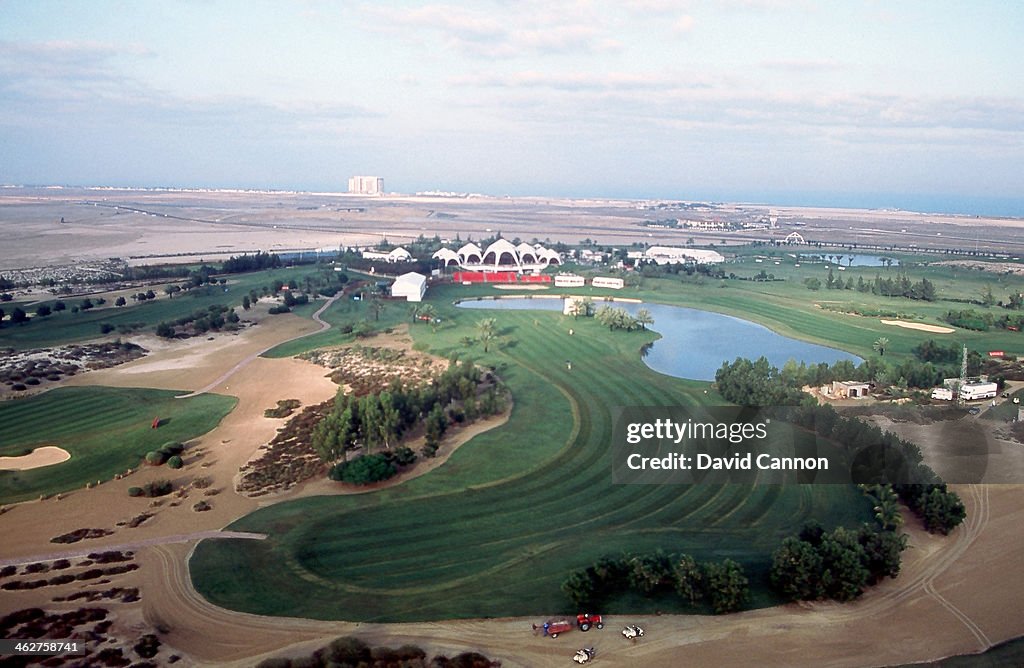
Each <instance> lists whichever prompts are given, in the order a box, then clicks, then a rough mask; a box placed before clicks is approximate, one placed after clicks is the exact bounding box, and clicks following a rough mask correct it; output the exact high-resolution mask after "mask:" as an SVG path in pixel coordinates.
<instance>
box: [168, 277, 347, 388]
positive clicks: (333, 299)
mask: <svg viewBox="0 0 1024 668" xmlns="http://www.w3.org/2000/svg"><path fill="white" fill-rule="evenodd" d="M340 297H341V293H338V294H336V295H334V296H333V297H331V298H330V299H328V300H327V301H326V302H324V305H323V306H321V307H320V308H318V309H317V310H316V312H315V313H313V320H314V321H316V322H318V323H320V329H317V330H314V331H312V332H306V333H305V334H299V335H298V336H296V337H294V338H291V339H288V340H287V341H280V342H278V343H275V344H273V345H271V346H267V347H266V348H264V349H263V350H259V351H257V352H254V353H253V354H251V355H249V356H248V357H246V358H244V359H243V360H242V361H240V362H239V363H238V364H236V365H235V366H233V367H231V368H230V369H228V370H227V371H225V372H224V374H223V375H221V377H220V378H218V379H217V380H215V381H213V382H212V383H210V384H209V385H207V386H206V387H204V388H201V389H198V390H195V391H194V392H189V393H188V394H182V395H179V396H177V397H175V399H188V398H189V397H196V396H199V395H200V394H205V393H207V392H209V391H210V390H212V389H213V388H215V387H217V386H218V385H220V384H221V383H223V382H224V381H226V380H227V379H228V378H230V377H231V376H233V375H235V374H236V373H237V372H238V371H240V370H241V369H243V368H245V367H246V366H248V365H249V364H251V363H252V361H253V360H255V359H256V358H257V357H259V356H260V355H262V354H263V353H265V352H267V351H268V350H270V349H272V348H276V347H277V346H280V345H283V344H285V343H290V342H292V341H297V340H298V339H301V338H304V337H307V336H312V335H313V334H319V333H320V332H323V331H326V330H328V329H330V328H331V323H329V322H325V321H324V320H323V319H321V318H320V315H321V314H322V313H323V312H324V311H326V310H327V309H328V308H330V306H331V304H333V303H334V302H336V301H338V298H340Z"/></svg>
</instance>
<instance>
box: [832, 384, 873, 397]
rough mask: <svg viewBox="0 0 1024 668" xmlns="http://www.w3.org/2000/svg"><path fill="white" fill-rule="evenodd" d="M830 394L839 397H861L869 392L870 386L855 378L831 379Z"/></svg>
mask: <svg viewBox="0 0 1024 668" xmlns="http://www.w3.org/2000/svg"><path fill="white" fill-rule="evenodd" d="M831 394H832V396H834V397H839V398H840V399H863V398H864V397H866V396H868V395H870V394H871V386H870V385H868V384H867V383H861V382H858V381H855V380H836V381H832V392H831Z"/></svg>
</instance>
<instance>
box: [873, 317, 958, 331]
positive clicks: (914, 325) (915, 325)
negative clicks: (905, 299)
mask: <svg viewBox="0 0 1024 668" xmlns="http://www.w3.org/2000/svg"><path fill="white" fill-rule="evenodd" d="M880 322H881V323H882V324H883V325H895V326H897V327H903V328H904V329H916V330H919V331H922V332H931V333H933V334H952V333H953V332H955V331H956V330H955V329H953V328H952V327H940V326H939V325H926V324H924V323H923V322H904V321H903V320H882V321H880Z"/></svg>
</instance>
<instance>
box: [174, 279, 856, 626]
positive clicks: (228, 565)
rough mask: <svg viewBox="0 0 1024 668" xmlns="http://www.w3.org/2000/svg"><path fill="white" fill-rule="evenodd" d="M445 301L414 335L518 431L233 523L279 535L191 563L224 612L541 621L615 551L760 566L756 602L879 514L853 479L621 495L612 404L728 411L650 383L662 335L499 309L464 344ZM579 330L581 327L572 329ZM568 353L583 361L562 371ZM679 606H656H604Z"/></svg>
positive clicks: (205, 548)
mask: <svg viewBox="0 0 1024 668" xmlns="http://www.w3.org/2000/svg"><path fill="white" fill-rule="evenodd" d="M457 293H458V291H457V289H442V290H438V291H436V292H435V295H434V298H433V303H435V305H436V306H437V307H438V312H439V315H441V317H442V318H445V319H446V325H445V326H442V327H441V328H439V330H438V331H437V332H436V333H435V332H433V331H432V329H431V328H430V327H429V326H426V325H416V326H413V327H412V328H411V330H412V332H413V334H414V336H415V338H416V339H417V341H418V342H419V343H421V344H425V345H429V347H430V348H431V350H433V351H434V352H437V353H439V354H442V355H450V354H462V355H464V356H465V355H467V354H472V355H475V356H477V357H478V358H479V361H481V362H483V363H486V364H492V365H496V366H497V367H498V368H499V370H500V373H501V375H502V376H503V378H505V380H506V382H507V383H508V385H509V386H510V388H511V390H512V392H513V395H514V397H515V407H514V410H513V413H512V416H511V418H510V420H509V423H508V424H507V425H505V426H503V427H501V428H499V429H495V430H492V431H490V432H488V433H486V434H483V435H481V436H480V437H477V438H475V439H473V440H472V441H471V442H469V443H467V444H466V445H464V446H463V447H462V448H460V449H459V450H458V451H457V452H456V453H455V455H454V456H453V457H452V458H451V460H450V461H449V462H448V463H447V464H446V465H445V466H443V467H441V468H440V469H438V470H436V471H434V472H432V473H430V474H429V475H426V476H423V477H421V478H418V479H415V480H412V481H409V482H408V483H405V484H403V485H400V486H397V487H394V488H391V489H388V490H383V491H379V492H374V493H371V494H364V495H358V496H348V497H317V498H310V499H305V500H300V501H296V502H291V503H285V504H280V505H276V506H271V507H269V508H266V509H263V510H260V511H258V512H256V513H254V514H252V515H249V516H247V517H245V518H243V519H241V520H239V521H238V522H236V523H234V524H233V525H232V528H233V529H238V530H250V531H261V532H267V533H268V534H270V536H271V537H270V539H268V540H267V541H259V542H258V543H257V542H256V541H249V542H243V541H204V542H202V543H200V545H199V546H198V547H197V549H196V552H195V555H194V557H193V559H192V561H191V565H190V566H191V572H192V576H193V579H194V582H195V585H196V587H197V589H198V590H199V591H200V592H201V593H202V594H203V595H204V596H206V597H207V598H208V599H210V600H211V601H212V602H214V603H216V604H217V605H222V606H225V607H229V608H232V609H237V610H244V611H247V612H254V613H259V614H274V615H295V616H303V617H314V618H322V619H349V620H361V621H384V620H387V621H413V620H429V619H447V618H465V617H492V616H506V615H542V614H549V613H553V612H555V611H559V610H562V611H565V612H569V611H568V610H567V609H566V606H567V600H566V598H565V597H564V595H563V594H562V592H561V591H560V584H561V582H562V581H563V580H564V579H565V577H566V576H567V575H568V573H569V572H570V571H571V570H574V569H577V568H582V567H585V566H587V565H589V564H590V563H592V562H593V561H594V560H596V559H597V558H599V557H600V556H602V555H606V554H613V555H614V554H618V553H620V552H622V551H626V550H629V551H636V552H644V551H653V550H655V549H658V548H661V549H664V550H667V551H678V552H686V553H690V554H693V555H694V556H696V557H697V558H698V559H701V560H703V559H722V558H724V557H732V558H734V559H736V560H738V561H740V562H742V563H744V564H746V566H747V568H748V572H749V573H750V575H751V577H752V579H753V580H754V583H755V587H754V590H755V595H754V599H753V601H752V604H753V605H755V606H764V605H771V604H774V603H776V602H777V600H776V599H775V598H774V597H773V596H772V595H771V594H770V593H769V591H768V588H767V586H766V585H767V574H766V572H765V570H766V567H767V564H768V559H769V554H770V552H771V551H772V550H773V549H774V548H775V547H776V546H777V544H778V543H779V541H780V540H781V539H782V537H784V536H785V535H788V534H790V533H793V532H794V531H796V530H798V529H799V527H800V525H801V524H802V523H803V522H805V521H806V520H808V519H810V518H812V517H813V518H817V519H819V520H821V521H822V522H823V523H825V524H826V525H835V524H855V523H857V522H859V521H862V520H866V519H868V517H869V514H868V508H867V504H866V502H865V501H864V500H863V499H862V497H861V496H860V493H859V492H858V491H856V490H855V489H853V488H852V487H848V486H839V485H819V486H814V487H810V486H795V485H794V486H772V485H763V486H757V485H729V486H716V485H693V486H670V485H612V484H611V456H610V452H609V445H610V444H609V435H610V433H611V423H612V416H613V410H614V407H615V406H628V405H648V406H680V405H684V406H685V405H691V406H692V405H699V404H716V403H722V399H721V398H720V397H718V396H716V395H715V394H714V393H713V392H711V391H708V392H707V393H705V391H706V390H708V386H707V385H706V384H704V383H697V382H690V381H683V380H679V379H675V378H670V377H668V376H663V375H660V374H657V373H654V372H652V371H650V370H649V369H647V367H646V366H644V364H643V363H642V361H641V360H640V356H639V353H638V351H639V348H640V346H641V345H642V344H643V343H644V342H646V341H649V340H651V338H652V337H653V335H652V334H650V333H641V332H634V333H625V332H616V333H609V332H608V331H607V330H605V329H604V328H602V327H600V326H599V325H598V324H597V323H596V322H594V321H592V320H590V321H583V320H580V321H578V322H573V321H572V320H571V319H570V318H567V317H565V316H561V315H559V314H555V313H549V312H532V311H492V312H486V316H493V317H495V318H497V320H498V327H499V330H500V331H501V333H502V338H503V343H502V344H501V345H499V346H497V347H496V348H492V350H491V352H490V353H488V354H483V352H482V350H481V348H480V346H479V345H476V346H474V347H472V348H470V349H468V350H467V349H466V347H465V346H464V345H463V344H462V343H461V342H460V340H461V338H462V337H463V336H473V335H474V331H473V323H474V322H475V321H476V320H478V319H480V318H483V317H486V316H485V314H484V313H485V312H466V311H457V310H456V309H455V308H454V307H452V306H450V298H451V297H452V296H453V295H455V294H457ZM569 326H572V327H573V328H574V329H575V330H576V334H575V335H574V336H572V337H569V336H568V335H567V333H566V331H567V329H568V327H569ZM566 357H571V358H572V360H573V368H572V370H571V371H569V370H567V369H566V367H565V364H564V360H565V359H566ZM655 609H661V610H666V611H670V610H679V611H681V610H683V609H684V608H681V607H680V606H679V604H678V603H677V602H674V601H672V600H658V599H635V598H629V599H621V600H614V601H612V602H611V603H610V604H609V606H608V608H607V609H606V610H605V612H626V611H633V612H653V611H654V610H655Z"/></svg>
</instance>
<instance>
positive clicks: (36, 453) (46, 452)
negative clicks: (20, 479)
mask: <svg viewBox="0 0 1024 668" xmlns="http://www.w3.org/2000/svg"><path fill="white" fill-rule="evenodd" d="M69 459H71V453H70V452H68V451H67V450H65V449H64V448H58V447H57V446H55V445H44V446H43V447H41V448H36V449H35V450H33V451H32V452H30V453H28V454H27V455H22V456H21V457H0V471H27V470H29V469H37V468H40V467H43V466H50V465H51V464H60V463H61V462H66V461H67V460H69Z"/></svg>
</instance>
